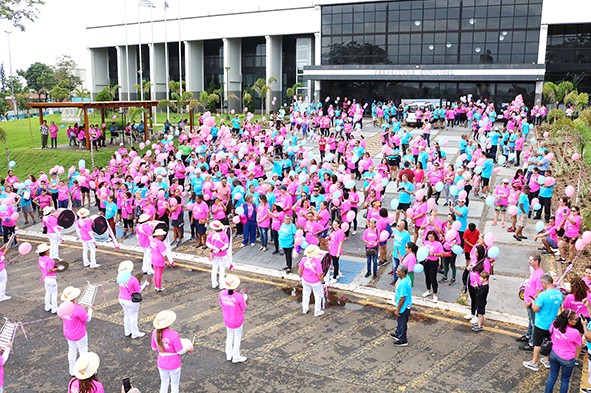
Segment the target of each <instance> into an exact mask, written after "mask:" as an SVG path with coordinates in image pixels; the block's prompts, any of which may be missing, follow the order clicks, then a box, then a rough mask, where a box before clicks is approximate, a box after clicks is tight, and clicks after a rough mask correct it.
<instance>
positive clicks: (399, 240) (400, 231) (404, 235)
mask: <svg viewBox="0 0 591 393" xmlns="http://www.w3.org/2000/svg"><path fill="white" fill-rule="evenodd" d="M406 225H407V224H406V221H404V220H400V221H398V222H397V223H396V228H394V231H393V237H394V247H393V248H392V270H391V271H390V272H389V274H393V275H394V279H393V280H392V282H391V284H392V285H394V284H395V283H396V281H397V280H398V275H397V274H396V270H397V269H398V265H400V261H402V259H403V258H404V256H405V255H406V245H407V244H408V243H409V242H410V233H409V232H408V231H407V230H406ZM407 274H408V270H407Z"/></svg>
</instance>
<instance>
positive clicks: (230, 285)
mask: <svg viewBox="0 0 591 393" xmlns="http://www.w3.org/2000/svg"><path fill="white" fill-rule="evenodd" d="M239 285H240V279H239V278H238V277H236V276H235V275H233V274H228V275H227V276H226V280H225V287H226V289H224V290H222V291H221V292H220V297H219V301H220V306H222V314H223V316H224V324H225V325H226V333H227V336H226V360H228V361H231V362H232V363H242V362H245V361H246V356H241V355H240V343H241V342H242V327H243V325H244V311H246V302H247V301H248V295H247V294H246V293H243V291H241V292H238V291H236V288H238V286H239Z"/></svg>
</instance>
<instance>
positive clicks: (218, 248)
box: [205, 231, 230, 257]
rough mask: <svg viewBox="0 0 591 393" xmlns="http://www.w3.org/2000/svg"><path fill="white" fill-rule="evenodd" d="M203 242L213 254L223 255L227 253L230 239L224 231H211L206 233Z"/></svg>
mask: <svg viewBox="0 0 591 393" xmlns="http://www.w3.org/2000/svg"><path fill="white" fill-rule="evenodd" d="M205 244H206V245H207V247H208V248H209V249H210V250H211V252H212V253H213V255H214V256H216V257H223V256H225V255H226V254H227V253H228V248H229V246H230V240H229V239H228V235H227V234H226V232H225V231H222V232H217V231H211V232H209V234H208V235H207V240H206V241H205Z"/></svg>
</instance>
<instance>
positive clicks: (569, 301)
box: [562, 292, 591, 318]
mask: <svg viewBox="0 0 591 393" xmlns="http://www.w3.org/2000/svg"><path fill="white" fill-rule="evenodd" d="M587 300H590V301H591V293H589V292H587ZM562 308H563V309H565V310H573V311H574V312H575V314H576V315H579V314H583V316H585V317H587V318H589V311H588V310H587V306H585V305H584V304H583V302H580V301H578V300H575V295H573V294H572V293H570V294H568V295H566V297H565V298H564V303H563V304H562Z"/></svg>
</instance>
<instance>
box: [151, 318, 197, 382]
mask: <svg viewBox="0 0 591 393" xmlns="http://www.w3.org/2000/svg"><path fill="white" fill-rule="evenodd" d="M175 320H176V313H175V312H174V311H170V310H164V311H160V312H159V313H158V314H156V318H154V328H155V329H154V331H153V332H152V350H154V351H157V352H158V371H159V372H160V393H167V392H168V385H169V384H170V392H171V393H178V392H179V384H180V380H181V366H182V364H181V355H184V354H185V353H187V352H193V349H194V348H193V345H192V344H191V345H189V346H188V347H187V348H183V345H182V343H181V338H180V336H179V334H178V333H177V332H176V331H174V330H172V329H171V328H170V325H172V324H173V323H174V321H175Z"/></svg>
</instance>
